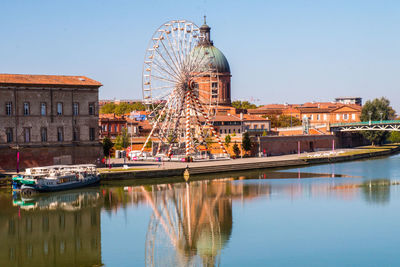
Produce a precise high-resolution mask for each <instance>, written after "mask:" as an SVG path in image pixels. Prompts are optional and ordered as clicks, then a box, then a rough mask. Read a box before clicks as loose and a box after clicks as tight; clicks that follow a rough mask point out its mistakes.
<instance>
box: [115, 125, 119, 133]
mask: <svg viewBox="0 0 400 267" xmlns="http://www.w3.org/2000/svg"><path fill="white" fill-rule="evenodd" d="M114 132H116V133H117V132H118V126H117V125H114Z"/></svg>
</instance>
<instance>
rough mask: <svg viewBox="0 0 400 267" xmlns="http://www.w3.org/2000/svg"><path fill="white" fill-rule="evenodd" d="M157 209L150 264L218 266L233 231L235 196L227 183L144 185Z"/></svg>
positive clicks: (148, 257) (150, 230)
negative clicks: (233, 201)
mask: <svg viewBox="0 0 400 267" xmlns="http://www.w3.org/2000/svg"><path fill="white" fill-rule="evenodd" d="M142 191H143V193H144V195H145V198H146V200H147V201H148V203H149V204H150V206H151V208H152V209H153V214H152V216H151V218H150V222H149V226H148V231H147V235H146V248H145V249H146V266H215V265H219V258H220V257H219V256H220V252H221V250H222V248H223V247H224V246H225V245H226V243H227V242H228V240H229V238H230V236H231V232H232V199H231V195H230V194H229V192H227V191H229V189H228V187H226V184H225V183H218V182H215V181H213V182H211V181H210V182H204V181H203V182H192V183H183V184H175V185H171V184H168V185H158V186H152V187H151V188H149V187H144V186H142Z"/></svg>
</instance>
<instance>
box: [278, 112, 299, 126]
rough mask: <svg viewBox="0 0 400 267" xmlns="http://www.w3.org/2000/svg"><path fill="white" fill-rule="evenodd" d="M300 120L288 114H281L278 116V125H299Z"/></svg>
mask: <svg viewBox="0 0 400 267" xmlns="http://www.w3.org/2000/svg"><path fill="white" fill-rule="evenodd" d="M300 125H301V120H300V119H299V118H296V117H293V116H290V115H281V116H279V118H278V127H290V126H292V127H294V126H300Z"/></svg>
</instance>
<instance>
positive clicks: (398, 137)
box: [389, 131, 400, 143]
mask: <svg viewBox="0 0 400 267" xmlns="http://www.w3.org/2000/svg"><path fill="white" fill-rule="evenodd" d="M389 141H390V142H392V143H400V132H394V131H393V132H391V133H390V136H389Z"/></svg>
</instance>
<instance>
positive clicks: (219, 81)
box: [193, 21, 231, 106]
mask: <svg viewBox="0 0 400 267" xmlns="http://www.w3.org/2000/svg"><path fill="white" fill-rule="evenodd" d="M210 31H211V28H210V27H209V26H208V25H207V24H206V22H205V21H204V24H203V25H202V26H201V27H200V33H201V35H202V36H204V37H205V38H204V39H202V40H201V41H200V43H199V46H197V47H196V48H195V50H194V52H193V53H198V55H197V57H198V58H207V57H208V58H209V60H203V61H204V62H206V63H205V64H207V66H204V67H203V68H202V69H201V70H202V71H204V73H203V74H202V75H200V77H198V78H196V79H195V83H194V87H195V88H198V89H199V90H198V91H199V94H200V95H199V98H200V99H201V100H202V102H204V103H211V104H218V105H223V106H224V105H230V104H231V70H230V67H229V63H228V60H227V59H226V57H225V56H224V54H223V53H222V52H221V51H220V50H219V49H218V48H216V47H215V46H214V43H213V41H212V40H211V36H210ZM210 62H211V63H210Z"/></svg>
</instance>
